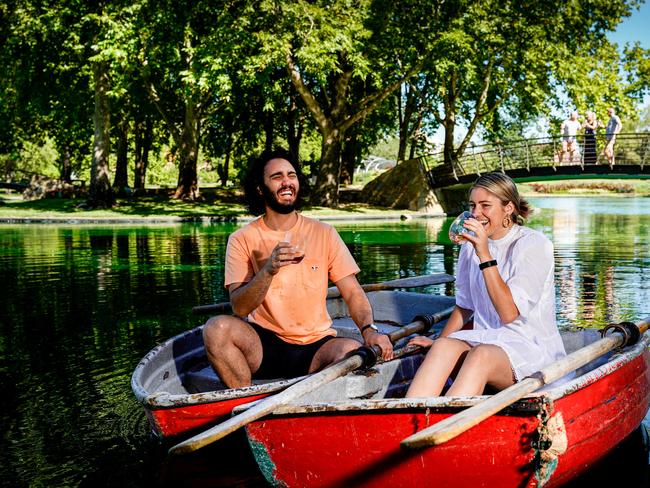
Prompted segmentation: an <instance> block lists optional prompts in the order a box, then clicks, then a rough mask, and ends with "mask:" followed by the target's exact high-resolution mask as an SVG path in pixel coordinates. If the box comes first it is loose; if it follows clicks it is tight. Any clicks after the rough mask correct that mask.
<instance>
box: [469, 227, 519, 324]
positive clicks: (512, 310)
mask: <svg viewBox="0 0 650 488" xmlns="http://www.w3.org/2000/svg"><path fill="white" fill-rule="evenodd" d="M465 227H466V228H467V229H469V230H471V231H473V232H474V234H475V235H471V234H465V235H464V236H463V237H465V238H466V239H467V240H468V241H470V242H471V243H472V245H473V246H474V250H475V252H476V255H477V256H478V259H479V262H481V263H485V262H487V261H492V260H493V259H494V258H493V257H492V255H491V254H490V250H489V248H488V236H487V233H486V232H485V229H484V228H483V225H481V224H480V223H479V222H478V221H476V220H475V219H469V220H467V221H465ZM482 273H483V279H484V280H485V287H486V288H487V292H488V296H489V297H490V301H491V302H492V305H494V308H495V310H496V312H497V313H498V314H499V318H500V319H501V323H502V324H509V323H510V322H512V321H513V320H515V319H516V318H517V317H518V316H519V309H518V308H517V305H516V304H515V301H514V299H513V297H512V292H511V291H510V288H509V287H508V285H507V284H506V282H505V281H503V278H502V277H501V274H500V273H499V269H498V268H497V267H496V266H490V267H488V268H485V269H484V270H483V271H482Z"/></svg>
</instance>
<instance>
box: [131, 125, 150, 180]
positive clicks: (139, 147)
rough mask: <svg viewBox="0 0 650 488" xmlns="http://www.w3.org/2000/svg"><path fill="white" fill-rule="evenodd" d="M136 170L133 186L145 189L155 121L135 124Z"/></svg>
mask: <svg viewBox="0 0 650 488" xmlns="http://www.w3.org/2000/svg"><path fill="white" fill-rule="evenodd" d="M134 138H135V171H134V175H133V188H134V189H138V190H144V186H145V181H146V179H145V178H146V176H147V166H149V150H150V149H151V144H152V142H153V122H151V120H148V119H147V120H144V121H140V122H138V123H137V124H136V126H135V133H134Z"/></svg>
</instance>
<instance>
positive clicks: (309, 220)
mask: <svg viewBox="0 0 650 488" xmlns="http://www.w3.org/2000/svg"><path fill="white" fill-rule="evenodd" d="M300 217H301V218H302V219H303V225H305V226H309V227H311V228H312V229H318V230H321V231H325V232H331V231H332V230H335V229H334V227H333V226H332V225H330V224H328V223H326V222H321V221H320V220H318V219H315V218H313V217H306V216H304V215H302V214H300Z"/></svg>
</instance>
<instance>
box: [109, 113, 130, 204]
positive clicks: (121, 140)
mask: <svg viewBox="0 0 650 488" xmlns="http://www.w3.org/2000/svg"><path fill="white" fill-rule="evenodd" d="M128 150H129V123H128V122H127V121H126V120H122V121H121V122H120V123H119V124H117V151H116V158H115V179H114V180H113V188H114V189H115V190H116V191H117V193H118V194H123V193H124V192H125V189H126V187H128V186H129V177H128V173H127V165H128Z"/></svg>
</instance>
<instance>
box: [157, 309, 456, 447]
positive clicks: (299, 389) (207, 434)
mask: <svg viewBox="0 0 650 488" xmlns="http://www.w3.org/2000/svg"><path fill="white" fill-rule="evenodd" d="M453 310H454V308H453V307H450V308H447V309H445V310H443V311H441V312H439V313H437V314H435V315H427V316H419V317H416V319H414V321H413V322H411V323H410V324H408V325H406V326H404V327H401V328H399V329H397V330H395V331H393V332H391V333H390V334H388V337H389V339H390V341H391V342H393V343H394V342H396V341H398V340H399V339H402V338H404V337H407V336H409V335H411V334H416V333H418V332H422V331H425V330H428V329H429V328H430V327H431V326H432V325H433V324H435V323H437V322H440V321H442V320H444V319H446V318H448V317H449V316H450V315H451V312H452V311H453ZM370 351H373V352H374V354H375V355H378V354H379V352H380V351H379V348H377V347H376V346H374V347H373V348H372V349H370ZM368 352H369V348H360V349H359V350H357V351H355V352H353V354H352V355H351V356H349V357H347V358H346V359H343V360H341V361H339V362H338V363H335V364H332V365H330V366H328V367H327V368H325V369H323V370H322V371H319V372H317V373H314V374H312V375H310V376H308V377H307V378H305V379H304V380H301V381H299V382H298V383H294V384H293V385H291V386H290V387H288V388H287V389H286V390H283V391H281V392H280V393H277V394H276V395H273V396H271V397H268V398H265V399H263V400H260V401H259V403H256V404H255V405H253V406H252V407H251V408H249V409H248V410H246V411H245V412H243V413H241V414H239V415H237V416H235V417H231V418H230V419H228V420H226V421H225V422H222V423H220V424H218V425H215V426H214V427H211V428H209V429H208V430H206V431H204V432H202V433H200V434H197V435H195V436H194V437H191V438H189V439H187V440H186V441H183V442H181V443H179V444H177V445H175V446H173V447H172V448H171V449H170V450H169V454H184V453H187V452H191V451H195V450H197V449H200V448H201V447H203V446H206V445H208V444H211V443H212V442H215V441H217V440H219V439H221V438H222V437H225V436H227V435H228V434H230V433H231V432H234V431H235V430H237V429H239V428H240V427H243V426H245V425H247V424H249V423H251V422H253V421H255V420H257V419H259V418H261V417H264V416H265V415H267V414H269V413H271V412H273V410H275V409H276V408H278V407H279V406H281V405H285V404H287V403H289V402H292V401H294V400H296V399H298V398H300V397H301V396H303V395H305V394H307V393H309V392H312V391H314V390H316V389H317V388H319V387H321V386H323V385H326V384H327V383H330V382H331V381H334V380H335V379H337V378H340V377H341V376H344V375H345V374H347V373H349V372H350V371H354V370H355V369H358V368H360V367H362V366H363V365H364V363H365V361H366V357H367V354H368Z"/></svg>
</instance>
